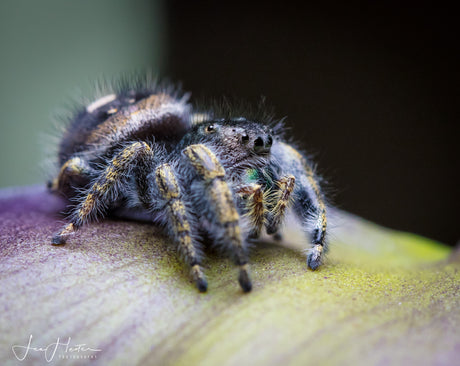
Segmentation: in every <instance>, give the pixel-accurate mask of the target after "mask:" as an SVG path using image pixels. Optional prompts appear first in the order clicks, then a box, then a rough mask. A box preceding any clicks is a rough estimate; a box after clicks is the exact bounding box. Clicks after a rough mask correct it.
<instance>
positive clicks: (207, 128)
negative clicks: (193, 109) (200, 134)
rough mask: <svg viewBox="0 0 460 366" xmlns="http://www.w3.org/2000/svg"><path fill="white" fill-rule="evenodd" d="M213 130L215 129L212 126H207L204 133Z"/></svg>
mask: <svg viewBox="0 0 460 366" xmlns="http://www.w3.org/2000/svg"><path fill="white" fill-rule="evenodd" d="M215 130H216V128H215V127H214V125H209V126H206V128H205V131H206V132H207V133H211V132H214V131H215Z"/></svg>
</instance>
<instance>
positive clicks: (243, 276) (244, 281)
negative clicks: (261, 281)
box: [238, 264, 252, 292]
mask: <svg viewBox="0 0 460 366" xmlns="http://www.w3.org/2000/svg"><path fill="white" fill-rule="evenodd" d="M238 282H239V283H240V286H241V288H242V289H243V292H250V291H251V290H252V283H251V279H250V278H249V266H248V264H243V265H242V266H240V275H239V276H238Z"/></svg>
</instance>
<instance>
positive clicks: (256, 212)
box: [237, 183, 266, 239]
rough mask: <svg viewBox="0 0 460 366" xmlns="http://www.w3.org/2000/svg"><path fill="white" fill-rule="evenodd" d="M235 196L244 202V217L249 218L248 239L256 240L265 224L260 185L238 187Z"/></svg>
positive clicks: (262, 195) (262, 192)
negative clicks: (249, 229)
mask: <svg viewBox="0 0 460 366" xmlns="http://www.w3.org/2000/svg"><path fill="white" fill-rule="evenodd" d="M237 194H238V195H239V196H240V197H241V198H242V199H243V200H244V201H245V202H244V206H245V215H246V216H247V217H248V218H249V221H250V225H251V231H250V232H249V234H248V238H249V239H257V238H259V236H260V232H261V230H262V226H263V225H264V222H265V213H266V212H265V211H266V210H265V204H264V191H263V189H262V186H261V185H260V184H255V183H252V184H248V185H246V186H243V187H240V188H239V189H238V190H237Z"/></svg>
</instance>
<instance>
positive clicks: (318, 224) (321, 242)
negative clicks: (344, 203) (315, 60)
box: [294, 164, 327, 270]
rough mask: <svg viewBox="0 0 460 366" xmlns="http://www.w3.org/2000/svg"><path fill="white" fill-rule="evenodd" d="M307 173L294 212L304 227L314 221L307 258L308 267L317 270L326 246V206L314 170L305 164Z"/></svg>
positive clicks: (300, 185)
mask: <svg viewBox="0 0 460 366" xmlns="http://www.w3.org/2000/svg"><path fill="white" fill-rule="evenodd" d="M304 168H305V171H304V173H303V175H302V176H301V177H300V179H299V180H300V184H299V190H298V191H297V190H296V191H297V192H296V193H297V200H296V203H295V205H294V210H295V212H296V213H297V215H298V216H299V217H300V218H301V220H302V223H303V226H304V227H308V226H309V225H308V224H309V223H310V222H311V221H312V220H313V225H314V226H313V230H312V231H311V233H310V235H311V240H312V243H313V247H312V248H311V249H310V250H309V253H308V256H307V265H308V267H310V268H311V269H312V270H315V269H317V268H318V267H319V266H320V265H321V262H322V254H323V250H324V249H325V246H326V227H327V218H326V204H325V202H324V198H323V195H322V193H321V191H320V188H319V184H318V182H317V181H316V178H315V175H314V172H313V169H312V168H311V167H310V166H308V165H307V164H304Z"/></svg>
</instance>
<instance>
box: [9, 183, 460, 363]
mask: <svg viewBox="0 0 460 366" xmlns="http://www.w3.org/2000/svg"><path fill="white" fill-rule="evenodd" d="M61 209H62V203H61V202H60V201H59V200H58V199H57V198H55V197H52V196H50V195H48V194H47V193H45V192H44V190H42V189H38V188H36V187H32V188H28V189H25V190H24V189H23V190H16V191H12V190H7V191H3V192H2V193H1V194H0V240H1V245H0V255H1V262H0V310H1V314H0V364H2V365H4V364H11V365H16V364H17V365H24V364H27V365H28V364H30V365H44V364H48V363H47V361H46V359H45V356H46V357H48V359H50V357H51V356H53V357H51V362H50V363H51V364H60V365H61V364H62V365H71V364H72V365H73V364H78V365H80V364H81V365H85V364H91V365H136V364H142V365H144V364H145V365H197V364H199V365H280V364H281V365H288V364H292V365H315V364H322V365H348V364H353V365H376V364H377V365H388V364H400V365H403V364H404V365H407V364H413V365H455V364H457V365H458V364H460V299H459V288H460V272H459V269H460V265H459V261H458V256H457V257H456V256H454V255H452V254H451V253H450V249H449V248H448V247H446V246H444V245H442V244H439V243H436V242H433V241H431V240H428V239H425V238H421V237H419V236H416V235H413V234H407V233H401V232H396V231H392V230H388V229H385V228H382V227H379V226H377V225H374V224H372V223H369V222H367V221H365V220H363V219H360V218H357V217H355V216H352V215H350V214H347V213H344V212H340V211H337V212H334V213H333V214H332V215H331V221H332V223H333V225H332V226H333V228H332V230H331V234H330V242H331V245H330V252H329V255H328V257H327V260H326V262H325V264H324V265H323V266H322V267H321V268H320V269H319V270H317V271H315V272H312V271H310V270H308V269H307V268H306V264H305V257H304V255H303V254H302V252H301V251H299V250H298V248H300V247H301V242H302V236H301V233H300V232H299V230H298V229H297V228H291V227H288V228H287V229H286V232H285V246H279V245H273V244H268V243H261V244H258V245H256V246H255V247H254V248H253V249H252V252H251V268H252V279H253V285H254V286H253V291H252V292H251V293H249V294H243V293H242V291H241V289H240V288H239V285H238V281H237V270H236V269H235V268H234V266H233V265H232V263H231V262H230V261H228V260H227V259H226V258H224V257H222V256H219V255H218V254H215V253H209V256H208V260H207V261H206V267H207V276H208V282H209V289H208V293H206V294H200V293H199V292H198V291H197V290H196V289H195V287H194V285H193V283H191V281H190V279H189V276H188V271H187V269H186V268H185V266H184V265H183V264H182V263H181V261H180V260H178V258H177V255H176V250H175V249H174V247H173V246H172V245H171V244H170V242H169V241H168V239H167V238H166V237H164V236H163V235H162V234H161V233H160V231H159V230H158V229H157V228H155V227H154V226H152V225H150V224H148V223H140V222H133V221H121V220H118V221H117V220H106V221H103V222H99V223H94V224H91V225H88V226H86V227H84V228H82V229H81V230H80V231H79V233H78V234H77V235H75V236H74V237H72V238H71V239H70V241H69V243H68V244H66V245H64V246H52V245H50V244H49V242H50V238H51V236H52V234H53V233H54V232H55V231H56V230H58V229H59V228H60V226H61V225H62V220H63V218H62V216H59V215H58V214H57V213H58V212H59V211H60V210H61ZM289 221H291V220H289ZM456 258H457V259H456ZM30 336H32V339H31V342H30V343H31V345H30V348H29V351H28V353H27V354H26V355H25V350H26V348H25V346H26V345H27V344H28V343H29V340H30ZM69 337H70V340H69ZM58 339H59V342H60V344H58V345H57V346H56V343H57V342H58ZM64 344H68V345H69V347H67V348H66V346H65V345H64ZM82 344H85V346H78V345H82ZM18 346H19V347H18ZM21 346H23V347H22V348H21ZM14 347H15V348H14ZM46 347H48V353H46V354H45V352H44V351H43V349H45V348H46ZM85 347H86V348H85ZM13 348H14V349H15V350H16V356H18V357H19V358H22V356H24V355H25V358H24V360H22V361H19V360H18V359H17V357H16V356H15V354H14V353H13ZM87 348H91V349H93V351H91V350H87ZM54 349H55V350H56V352H55V353H54V354H52V355H51V350H54Z"/></svg>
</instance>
